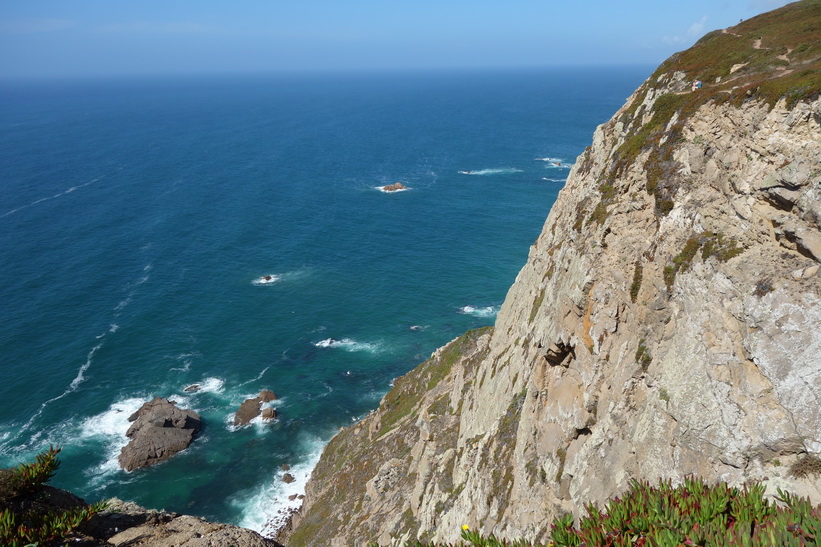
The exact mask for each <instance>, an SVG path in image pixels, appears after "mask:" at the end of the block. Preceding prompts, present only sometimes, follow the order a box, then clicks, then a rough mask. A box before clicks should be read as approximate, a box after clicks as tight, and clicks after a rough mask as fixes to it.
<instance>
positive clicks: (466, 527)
mask: <svg viewBox="0 0 821 547" xmlns="http://www.w3.org/2000/svg"><path fill="white" fill-rule="evenodd" d="M462 530H470V527H469V526H468V525H467V524H463V525H462Z"/></svg>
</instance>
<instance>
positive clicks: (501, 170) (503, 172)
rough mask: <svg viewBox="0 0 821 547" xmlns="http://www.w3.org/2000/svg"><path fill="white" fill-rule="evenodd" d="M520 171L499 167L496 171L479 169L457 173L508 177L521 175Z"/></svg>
mask: <svg viewBox="0 0 821 547" xmlns="http://www.w3.org/2000/svg"><path fill="white" fill-rule="evenodd" d="M521 172H522V170H521V169H517V168H515V167H500V168H497V169H479V170H476V171H459V174H460V175H479V176H486V175H510V174H513V173H521Z"/></svg>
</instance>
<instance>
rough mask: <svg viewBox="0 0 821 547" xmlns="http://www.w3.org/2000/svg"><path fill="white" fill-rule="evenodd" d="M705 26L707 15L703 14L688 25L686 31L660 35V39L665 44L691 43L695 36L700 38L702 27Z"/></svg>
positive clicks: (702, 32)
mask: <svg viewBox="0 0 821 547" xmlns="http://www.w3.org/2000/svg"><path fill="white" fill-rule="evenodd" d="M705 28H707V16H706V15H703V16H702V17H701V19H699V20H698V21H696V22H695V23H693V24H692V25H690V28H688V29H687V30H686V31H684V32H681V33H679V34H674V35H672V36H669V35H667V36H662V37H661V40H662V41H663V42H664V43H665V44H671V45H681V44H689V43H692V42H693V40H695V39H696V38H700V37H701V35H702V34H704V29H705Z"/></svg>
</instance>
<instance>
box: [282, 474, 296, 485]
mask: <svg viewBox="0 0 821 547" xmlns="http://www.w3.org/2000/svg"><path fill="white" fill-rule="evenodd" d="M295 481H296V478H295V477H294V476H293V475H291V474H290V473H285V474H284V475H282V482H284V483H286V484H290V483H292V482H295Z"/></svg>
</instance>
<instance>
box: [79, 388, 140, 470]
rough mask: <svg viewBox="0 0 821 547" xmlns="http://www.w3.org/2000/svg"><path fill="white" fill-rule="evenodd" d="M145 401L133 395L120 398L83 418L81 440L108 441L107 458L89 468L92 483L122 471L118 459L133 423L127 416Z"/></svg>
mask: <svg viewBox="0 0 821 547" xmlns="http://www.w3.org/2000/svg"><path fill="white" fill-rule="evenodd" d="M143 403H145V399H144V398H142V397H130V398H128V399H123V400H122V401H117V402H115V403H114V404H112V405H111V406H110V407H108V409H107V410H106V411H104V412H102V413H100V414H97V415H95V416H91V417H89V418H86V419H85V420H83V421H82V422H81V424H80V427H79V431H78V433H77V440H78V441H79V442H81V443H82V442H93V441H102V442H103V443H104V444H105V459H104V460H103V462H102V463H101V464H100V465H98V466H95V467H92V468H90V469H88V470H87V471H86V474H87V475H89V476H90V478H91V481H92V484H96V483H98V482H100V481H102V480H105V477H107V476H108V475H111V474H113V473H117V472H119V471H120V465H119V463H118V461H117V458H118V456H119V455H120V450H122V448H123V447H124V446H125V445H126V444H128V437H126V436H125V433H126V431H128V428H129V427H130V425H131V422H129V421H128V417H129V416H131V415H132V414H134V413H135V412H136V411H137V410H139V408H140V407H141V406H142V405H143Z"/></svg>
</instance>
